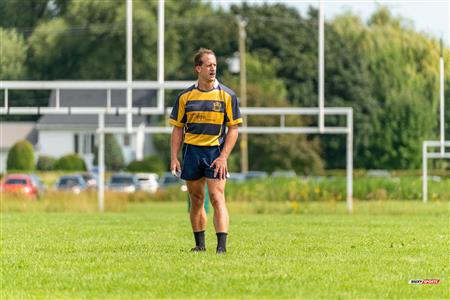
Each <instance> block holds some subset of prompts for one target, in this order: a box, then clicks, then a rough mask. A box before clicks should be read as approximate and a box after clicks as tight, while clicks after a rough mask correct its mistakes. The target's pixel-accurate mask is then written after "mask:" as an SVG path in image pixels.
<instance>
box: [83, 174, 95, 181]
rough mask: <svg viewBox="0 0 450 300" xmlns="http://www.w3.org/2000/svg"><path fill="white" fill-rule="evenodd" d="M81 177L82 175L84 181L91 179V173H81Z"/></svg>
mask: <svg viewBox="0 0 450 300" xmlns="http://www.w3.org/2000/svg"><path fill="white" fill-rule="evenodd" d="M81 177H83V179H84V180H85V181H89V180H91V179H93V178H92V176H91V175H81Z"/></svg>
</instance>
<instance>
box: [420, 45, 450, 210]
mask: <svg viewBox="0 0 450 300" xmlns="http://www.w3.org/2000/svg"><path fill="white" fill-rule="evenodd" d="M440 50H441V51H440V58H439V98H440V105H439V115H440V118H439V123H440V139H439V141H424V142H423V143H422V201H423V202H425V203H426V202H428V159H450V150H446V148H450V141H447V140H445V118H444V115H445V94H444V56H443V47H442V41H441V49H440ZM436 148H439V151H436V150H434V151H429V150H431V149H436Z"/></svg>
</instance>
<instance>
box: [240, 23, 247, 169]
mask: <svg viewBox="0 0 450 300" xmlns="http://www.w3.org/2000/svg"><path fill="white" fill-rule="evenodd" d="M238 25H239V57H240V85H241V92H240V98H239V100H240V106H241V107H247V73H246V67H245V38H246V37H247V33H246V31H245V27H246V26H247V22H246V21H244V20H243V19H242V18H241V17H240V16H239V17H238ZM242 125H243V126H244V127H247V116H246V115H244V116H242ZM240 136H241V142H240V148H241V172H242V173H248V134H247V133H246V132H243V133H241V134H240Z"/></svg>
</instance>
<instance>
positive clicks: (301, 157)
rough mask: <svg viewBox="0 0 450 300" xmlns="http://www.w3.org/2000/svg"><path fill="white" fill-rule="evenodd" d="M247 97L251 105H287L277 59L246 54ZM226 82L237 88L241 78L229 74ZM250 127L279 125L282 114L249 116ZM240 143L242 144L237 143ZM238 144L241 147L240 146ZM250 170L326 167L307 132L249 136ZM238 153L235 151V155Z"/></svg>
mask: <svg viewBox="0 0 450 300" xmlns="http://www.w3.org/2000/svg"><path fill="white" fill-rule="evenodd" d="M246 63H247V79H248V86H247V98H248V100H247V101H248V106H250V107H286V106H290V103H289V102H288V101H287V100H286V95H287V91H286V87H285V86H284V83H283V81H282V80H280V79H277V78H276V68H275V60H273V59H271V58H270V57H268V56H266V57H264V56H262V55H261V56H256V55H255V56H253V55H247V57H246ZM225 79H226V82H230V86H231V87H233V88H234V89H235V90H237V87H238V80H239V78H237V77H234V76H231V75H227V76H225ZM248 124H249V125H251V126H277V125H278V124H279V117H273V116H259V117H253V118H249V119H248ZM301 124H302V121H301V119H300V118H293V119H292V120H289V123H288V124H287V125H288V126H301ZM238 145H239V143H238ZM238 147H239V146H238ZM248 148H249V169H250V170H265V171H273V170H291V169H294V170H295V171H296V172H297V173H299V174H309V173H318V172H321V171H322V170H323V161H322V159H321V158H320V156H319V149H320V148H319V143H318V140H317V138H312V137H309V138H308V137H307V136H305V135H287V134H286V135H250V138H249V146H248ZM238 154H239V152H238V151H235V154H234V155H238Z"/></svg>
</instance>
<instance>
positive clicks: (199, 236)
mask: <svg viewBox="0 0 450 300" xmlns="http://www.w3.org/2000/svg"><path fill="white" fill-rule="evenodd" d="M194 238H195V246H197V247H203V248H205V231H204V230H203V231H197V232H195V231H194Z"/></svg>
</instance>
